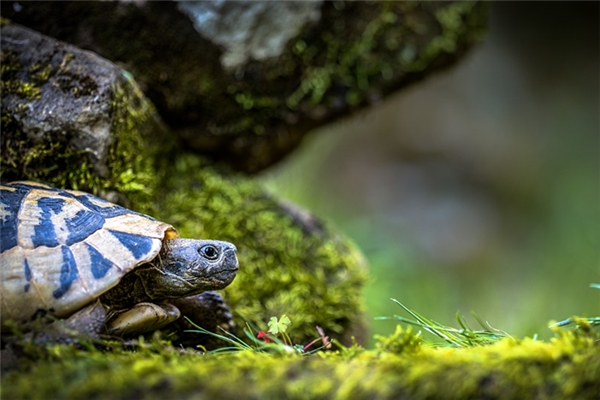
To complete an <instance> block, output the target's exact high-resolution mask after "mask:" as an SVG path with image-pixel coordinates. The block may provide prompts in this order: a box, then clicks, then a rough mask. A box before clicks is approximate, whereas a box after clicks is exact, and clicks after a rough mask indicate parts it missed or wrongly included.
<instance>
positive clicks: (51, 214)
mask: <svg viewBox="0 0 600 400" xmlns="http://www.w3.org/2000/svg"><path fill="white" fill-rule="evenodd" d="M0 193H1V194H0V220H1V232H0V234H1V236H0V239H1V242H0V268H1V271H2V276H1V279H0V284H1V286H0V295H1V311H2V314H1V318H2V329H3V331H6V330H7V329H6V328H7V327H8V324H7V321H9V320H12V321H14V322H15V323H16V324H17V325H18V326H20V327H27V326H32V325H33V323H32V322H31V321H34V320H37V319H38V317H44V316H46V318H45V319H53V320H64V321H65V322H66V326H67V327H68V328H70V331H73V330H75V331H76V332H82V333H89V334H93V335H102V334H108V335H114V336H123V337H126V336H133V335H139V334H142V333H146V332H150V331H154V330H157V329H161V328H162V327H164V326H166V325H167V324H169V323H171V322H173V321H175V320H177V319H178V318H179V317H180V314H181V313H180V311H179V308H182V309H185V310H186V311H185V312H186V313H190V312H191V313H193V312H194V309H199V311H198V314H199V318H200V319H202V317H203V316H204V315H206V308H208V309H209V312H212V313H213V314H215V315H217V314H218V316H220V317H223V318H221V319H222V320H223V319H225V320H227V319H229V321H230V319H231V314H229V312H228V309H227V307H226V306H225V304H224V303H223V302H222V298H221V297H220V296H219V295H218V294H217V293H216V292H212V291H214V290H218V289H222V288H224V287H226V286H227V285H229V284H230V283H231V282H232V281H233V279H234V278H235V276H236V272H237V270H238V260H237V257H236V247H235V246H234V245H233V244H231V243H228V242H224V241H218V240H195V239H183V238H179V235H178V233H177V231H176V230H175V228H173V226H171V225H169V224H167V223H164V222H161V221H157V220H156V219H154V218H152V217H150V216H147V215H144V214H140V213H137V212H134V211H131V210H129V209H127V208H124V207H121V206H119V205H116V204H113V203H110V202H108V201H106V200H103V199H101V198H98V197H96V196H93V195H91V194H88V193H84V192H80V191H75V190H64V189H56V188H53V187H50V186H47V185H44V184H40V183H34V182H25V181H23V182H13V183H9V184H0ZM175 304H177V306H176V305H175ZM210 308H213V309H212V310H210ZM186 315H187V314H186ZM48 316H52V317H51V318H48ZM189 316H190V318H191V319H192V320H193V319H194V316H193V315H189ZM213 316H214V315H213ZM229 321H225V322H224V324H225V325H227V324H228V323H229ZM13 326H14V323H13Z"/></svg>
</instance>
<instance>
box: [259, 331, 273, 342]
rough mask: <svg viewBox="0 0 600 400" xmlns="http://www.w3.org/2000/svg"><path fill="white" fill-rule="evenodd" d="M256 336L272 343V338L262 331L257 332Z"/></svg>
mask: <svg viewBox="0 0 600 400" xmlns="http://www.w3.org/2000/svg"><path fill="white" fill-rule="evenodd" d="M256 338H257V339H260V340H262V341H263V342H265V343H273V340H272V339H271V338H270V337H269V335H267V333H266V332H264V331H260V332H258V334H257V335H256Z"/></svg>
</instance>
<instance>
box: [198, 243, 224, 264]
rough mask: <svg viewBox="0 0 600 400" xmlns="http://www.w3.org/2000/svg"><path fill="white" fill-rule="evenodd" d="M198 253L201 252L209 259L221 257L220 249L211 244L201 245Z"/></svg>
mask: <svg viewBox="0 0 600 400" xmlns="http://www.w3.org/2000/svg"><path fill="white" fill-rule="evenodd" d="M198 253H200V255H201V256H202V257H204V258H208V259H209V260H216V259H217V258H219V250H217V248H216V247H215V246H212V245H210V244H209V245H206V246H202V247H200V248H199V249H198Z"/></svg>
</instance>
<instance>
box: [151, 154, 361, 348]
mask: <svg viewBox="0 0 600 400" xmlns="http://www.w3.org/2000/svg"><path fill="white" fill-rule="evenodd" d="M161 187H162V192H161V193H162V196H161V197H160V199H159V204H158V206H157V207H156V208H157V213H156V217H158V218H159V219H162V220H165V221H168V222H169V223H172V224H173V225H174V226H176V227H177V229H178V231H179V232H180V234H181V235H182V236H185V237H202V238H218V239H220V240H226V241H229V242H232V243H235V245H236V246H237V247H238V258H239V261H240V270H239V272H238V275H237V277H236V279H235V280H234V282H233V283H232V284H231V285H230V286H229V287H227V288H226V289H225V290H224V296H225V299H226V301H227V303H228V304H229V305H230V307H232V309H233V310H234V314H235V315H237V318H236V320H237V323H238V326H244V319H246V320H248V321H250V322H252V323H253V324H255V325H256V326H258V327H262V329H265V330H266V323H267V321H268V320H269V318H270V317H272V316H280V315H282V314H286V315H288V316H289V317H290V318H291V319H292V327H293V329H294V332H295V334H296V335H297V337H298V339H299V340H302V341H309V340H310V339H311V338H314V337H315V336H318V333H317V331H316V329H315V327H316V326H320V327H322V328H323V329H324V330H325V332H326V333H327V334H328V335H331V336H333V337H336V338H338V339H341V340H342V341H344V342H345V343H348V342H350V339H351V336H357V337H359V338H362V337H363V335H364V332H363V319H362V318H363V317H362V294H363V293H362V287H363V285H364V283H365V280H366V269H365V263H364V260H363V258H362V256H361V254H360V252H359V251H358V250H357V249H356V247H355V246H354V245H353V244H352V243H351V242H350V241H349V240H348V239H346V238H344V237H343V236H341V235H340V234H339V233H337V232H336V231H335V229H333V228H332V227H331V226H329V224H327V223H325V222H324V221H321V220H320V219H318V218H316V217H314V216H313V215H311V214H310V213H308V212H305V211H303V210H300V209H298V208H297V207H295V206H293V205H290V204H287V203H283V202H281V201H279V200H277V199H276V198H274V197H273V196H271V195H269V194H268V193H266V192H265V190H264V188H263V187H262V186H261V185H259V184H257V183H256V182H254V181H253V180H252V179H249V178H247V177H244V176H241V175H236V174H232V173H230V172H227V171H226V170H219V169H218V168H215V167H213V166H211V165H210V164H209V163H208V162H207V161H206V160H203V159H201V158H198V157H197V156H195V155H179V156H178V157H177V159H176V160H175V161H174V164H173V165H171V167H170V168H169V170H168V176H167V178H166V182H165V183H164V184H162V185H161Z"/></svg>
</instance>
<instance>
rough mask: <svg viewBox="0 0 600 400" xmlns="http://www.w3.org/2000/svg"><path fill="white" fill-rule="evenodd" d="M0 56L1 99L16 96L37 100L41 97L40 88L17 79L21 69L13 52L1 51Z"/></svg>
mask: <svg viewBox="0 0 600 400" xmlns="http://www.w3.org/2000/svg"><path fill="white" fill-rule="evenodd" d="M0 56H1V59H2V62H1V64H2V67H1V73H2V79H1V81H0V92H1V93H2V97H5V96H8V95H10V94H16V95H18V96H19V97H21V98H26V99H32V100H34V99H39V98H40V96H41V90H40V88H39V87H38V86H37V85H35V84H33V83H31V82H26V81H23V80H21V79H19V78H18V77H17V74H18V72H19V70H20V69H21V64H20V63H19V61H18V57H17V55H16V54H15V53H14V52H13V51H10V50H2V52H1V53H0Z"/></svg>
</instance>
